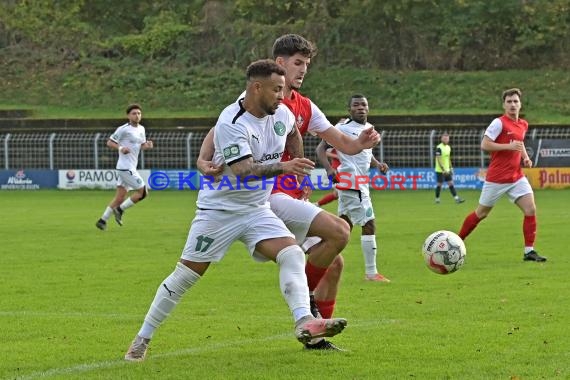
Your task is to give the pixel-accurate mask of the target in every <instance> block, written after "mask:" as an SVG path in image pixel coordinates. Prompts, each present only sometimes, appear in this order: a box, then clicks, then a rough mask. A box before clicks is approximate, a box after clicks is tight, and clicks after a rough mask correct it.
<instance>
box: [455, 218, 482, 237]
mask: <svg viewBox="0 0 570 380" xmlns="http://www.w3.org/2000/svg"><path fill="white" fill-rule="evenodd" d="M481 220H482V219H479V217H477V214H476V213H475V211H473V212H472V213H471V214H469V215H467V217H466V218H465V220H464V221H463V226H461V231H459V234H458V235H459V237H460V238H461V239H463V240H465V238H466V237H467V236H469V234H470V233H471V231H473V230H474V229H475V227H477V225H478V224H479V222H480V221H481Z"/></svg>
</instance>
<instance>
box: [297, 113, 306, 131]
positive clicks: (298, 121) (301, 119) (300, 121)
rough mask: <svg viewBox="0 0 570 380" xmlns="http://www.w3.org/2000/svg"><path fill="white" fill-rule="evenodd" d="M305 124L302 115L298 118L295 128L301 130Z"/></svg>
mask: <svg viewBox="0 0 570 380" xmlns="http://www.w3.org/2000/svg"><path fill="white" fill-rule="evenodd" d="M304 122H305V119H303V116H302V115H299V116H297V120H295V126H296V127H297V129H299V130H300V129H301V127H302V126H303V123H304Z"/></svg>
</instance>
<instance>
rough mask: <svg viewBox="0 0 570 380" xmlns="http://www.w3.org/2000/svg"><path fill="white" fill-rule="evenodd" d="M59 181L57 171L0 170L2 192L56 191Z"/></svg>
mask: <svg viewBox="0 0 570 380" xmlns="http://www.w3.org/2000/svg"><path fill="white" fill-rule="evenodd" d="M57 181H58V172H57V170H25V169H20V170H0V189H1V190H39V189H54V188H56V187H57Z"/></svg>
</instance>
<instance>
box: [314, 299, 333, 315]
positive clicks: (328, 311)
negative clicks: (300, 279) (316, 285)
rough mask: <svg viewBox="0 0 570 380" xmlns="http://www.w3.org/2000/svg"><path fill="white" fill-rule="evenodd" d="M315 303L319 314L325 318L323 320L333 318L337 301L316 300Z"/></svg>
mask: <svg viewBox="0 0 570 380" xmlns="http://www.w3.org/2000/svg"><path fill="white" fill-rule="evenodd" d="M315 302H316V303H317V307H318V308H319V313H321V317H323V319H329V318H331V317H332V315H333V312H334V305H335V303H336V300H326V301H321V300H316V301H315Z"/></svg>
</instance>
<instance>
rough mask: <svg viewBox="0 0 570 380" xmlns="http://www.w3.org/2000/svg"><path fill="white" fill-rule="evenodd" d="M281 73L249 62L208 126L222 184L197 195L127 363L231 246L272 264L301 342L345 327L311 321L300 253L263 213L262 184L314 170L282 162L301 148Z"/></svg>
mask: <svg viewBox="0 0 570 380" xmlns="http://www.w3.org/2000/svg"><path fill="white" fill-rule="evenodd" d="M284 75H285V72H284V70H283V68H281V67H280V66H279V65H277V64H276V63H275V62H274V61H272V60H261V61H256V62H253V63H252V64H250V65H249V66H248V68H247V73H246V77H247V86H246V94H245V97H244V98H243V99H239V100H238V101H237V102H236V103H234V104H231V105H229V106H228V107H226V108H225V109H224V111H222V113H221V114H220V117H219V118H218V122H217V123H216V126H215V127H214V129H215V137H214V144H215V152H214V158H213V162H214V164H215V165H217V166H220V165H224V171H223V173H222V178H221V180H220V181H219V182H216V183H215V185H214V186H213V188H209V187H208V186H206V187H204V188H202V189H200V191H199V193H198V201H197V202H196V204H197V206H198V210H197V211H196V216H195V218H194V220H193V221H192V227H191V228H190V232H189V233H188V239H187V242H186V246H185V247H184V250H183V251H182V257H181V259H180V262H179V263H177V265H176V267H175V269H174V272H172V274H170V276H168V277H167V278H166V279H165V280H164V281H163V282H162V283H161V284H160V286H159V287H158V290H157V292H156V296H155V298H154V300H153V302H152V304H151V306H150V309H149V311H148V313H147V315H146V317H145V320H144V323H143V325H142V327H141V329H140V331H139V332H138V334H137V336H136V337H135V339H134V341H133V343H132V344H131V346H130V348H129V350H128V351H127V353H126V355H125V359H126V360H130V361H140V360H143V359H144V357H145V354H146V350H147V347H148V343H149V341H150V339H151V338H152V336H153V333H154V332H155V330H156V328H157V327H158V326H159V325H160V323H161V322H162V321H163V320H164V319H165V318H166V317H167V316H168V315H169V314H170V312H171V310H172V309H173V308H174V306H175V305H176V304H177V303H178V302H179V300H180V298H181V297H182V295H183V294H184V293H185V292H186V291H187V290H188V289H189V288H190V287H192V286H193V285H194V284H196V282H198V280H199V279H200V278H201V277H202V276H203V275H204V273H205V272H206V270H207V269H208V267H209V265H210V263H212V262H218V261H220V260H221V259H222V258H223V257H224V255H225V254H226V252H227V250H228V248H229V247H230V245H231V244H232V243H233V242H234V241H237V240H239V241H241V242H243V243H244V244H245V245H246V247H247V249H248V250H249V252H250V254H251V255H252V257H254V258H255V259H257V260H260V261H267V260H272V261H275V262H276V263H277V264H278V265H279V283H280V288H281V293H282V295H283V297H284V298H285V300H286V302H287V304H288V305H289V308H290V310H291V312H292V314H293V318H294V320H295V335H296V337H297V339H298V340H299V341H300V342H302V343H305V342H308V341H310V340H311V339H314V338H319V337H325V336H333V335H336V334H338V333H339V332H341V331H342V330H343V329H344V327H345V326H346V320H345V319H342V318H336V319H316V318H315V317H313V315H312V314H311V310H310V302H309V289H308V286H307V277H306V275H305V272H304V270H303V269H304V265H305V258H304V253H303V250H302V249H301V247H299V246H298V245H297V244H296V242H295V239H294V235H293V234H292V233H291V232H289V230H288V229H287V227H285V224H284V223H283V221H281V220H280V219H279V218H278V217H277V216H275V214H274V213H273V211H271V209H270V207H269V202H268V199H269V194H270V193H271V189H272V184H269V183H266V182H267V181H264V180H263V178H269V177H275V176H277V175H279V174H283V173H289V174H291V175H303V174H305V173H306V172H307V171H308V170H311V169H312V168H313V167H314V163H313V162H312V161H310V160H308V159H306V158H296V159H294V160H291V161H287V162H281V156H282V155H283V152H284V150H285V145H286V144H289V143H293V144H294V143H300V142H301V140H300V139H299V136H298V134H299V131H298V130H297V129H296V128H295V119H294V116H293V114H292V113H291V112H290V111H289V110H288V109H287V107H285V106H284V105H282V104H281V102H282V100H283V87H284V85H285V77H284ZM248 179H250V180H249V181H248ZM246 181H247V182H246ZM260 330H261V328H260ZM261 331H262V330H261Z"/></svg>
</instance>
